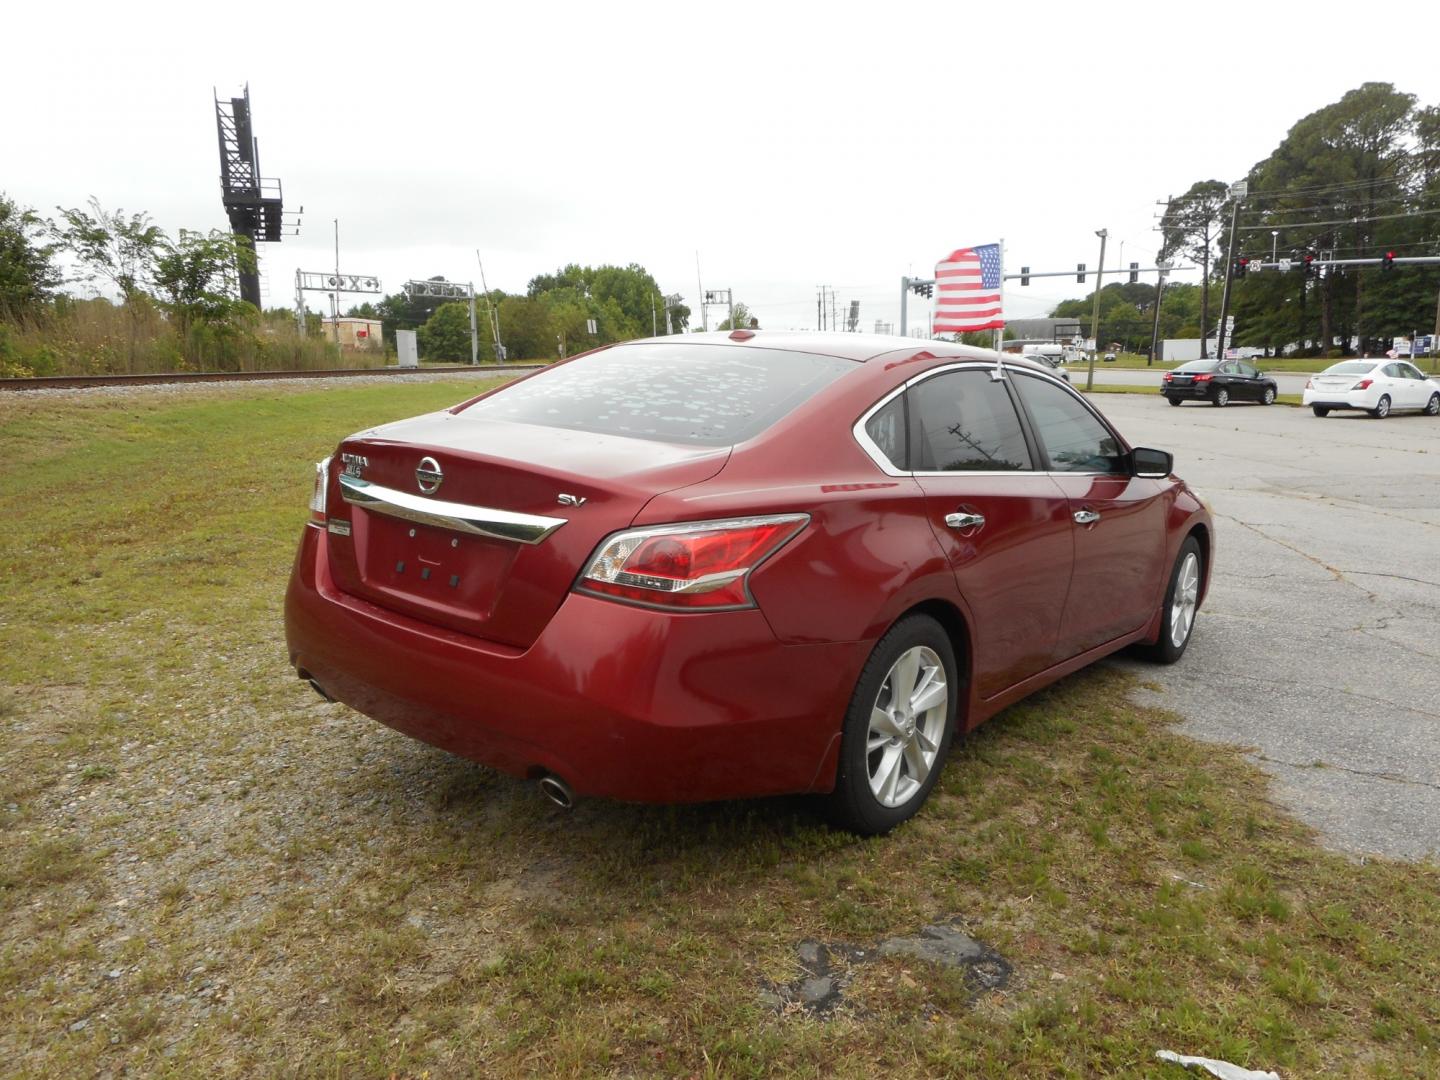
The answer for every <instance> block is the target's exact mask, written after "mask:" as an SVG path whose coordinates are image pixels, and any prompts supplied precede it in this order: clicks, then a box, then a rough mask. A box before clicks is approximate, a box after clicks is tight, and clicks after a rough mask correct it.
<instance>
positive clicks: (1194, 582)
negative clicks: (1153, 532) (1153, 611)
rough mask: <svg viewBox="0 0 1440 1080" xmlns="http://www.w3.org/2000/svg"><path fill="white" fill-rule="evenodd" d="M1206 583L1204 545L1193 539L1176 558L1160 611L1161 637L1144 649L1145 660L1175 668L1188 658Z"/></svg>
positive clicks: (1187, 541)
mask: <svg viewBox="0 0 1440 1080" xmlns="http://www.w3.org/2000/svg"><path fill="white" fill-rule="evenodd" d="M1204 580H1205V555H1204V553H1203V552H1202V551H1201V550H1200V541H1198V540H1196V539H1195V537H1193V536H1189V537H1186V538H1185V543H1183V544H1181V545H1180V554H1178V555H1176V556H1175V566H1174V568H1173V569H1172V570H1171V571H1170V585H1169V587H1168V588H1166V590H1165V606H1164V607H1162V608H1161V609H1160V637H1159V639H1158V640H1157V641H1156V642H1155V644H1153V645H1144V646H1141V648H1140V654H1141V655H1142V656H1144V657H1145V659H1147V660H1151V661H1154V662H1155V663H1157V664H1173V663H1175V661H1176V660H1179V659H1180V657H1182V656H1184V655H1185V649H1186V647H1187V646H1188V645H1189V644H1190V638H1191V636H1192V635H1193V634H1194V631H1195V614H1196V612H1197V611H1198V610H1199V607H1200V583H1201V582H1202V581H1204ZM1177 600H1178V601H1179V602H1178V603H1177ZM1177 638H1178V639H1179V640H1178V641H1177V640H1176V639H1177Z"/></svg>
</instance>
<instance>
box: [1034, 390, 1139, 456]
mask: <svg viewBox="0 0 1440 1080" xmlns="http://www.w3.org/2000/svg"><path fill="white" fill-rule="evenodd" d="M1015 385H1016V387H1017V388H1019V390H1020V397H1021V399H1022V400H1023V401H1024V402H1025V407H1026V409H1028V410H1029V411H1030V419H1031V420H1032V421H1033V422H1034V425H1035V434H1036V435H1037V436H1039V438H1040V443H1041V445H1042V446H1043V447H1044V449H1045V453H1046V455H1047V456H1048V457H1049V458H1050V468H1051V469H1054V470H1055V471H1057V472H1098V473H1123V472H1125V471H1126V464H1125V456H1124V454H1123V453H1122V452H1121V450H1120V443H1119V440H1117V439H1116V438H1115V435H1114V433H1113V432H1111V430H1110V429H1109V428H1108V427H1106V426H1105V424H1104V423H1103V422H1102V421H1101V420H1100V418H1099V417H1098V416H1096V415H1095V414H1094V413H1093V412H1091V411H1090V408H1089V406H1087V405H1086V404H1085V403H1084V402H1083V401H1081V400H1080V399H1079V398H1078V397H1076V396H1075V395H1074V394H1073V393H1071V392H1070V391H1068V390H1065V389H1063V388H1061V387H1060V386H1057V385H1056V384H1055V383H1053V382H1050V381H1048V380H1045V379H1034V378H1031V377H1029V376H1028V375H1018V376H1016V377H1015Z"/></svg>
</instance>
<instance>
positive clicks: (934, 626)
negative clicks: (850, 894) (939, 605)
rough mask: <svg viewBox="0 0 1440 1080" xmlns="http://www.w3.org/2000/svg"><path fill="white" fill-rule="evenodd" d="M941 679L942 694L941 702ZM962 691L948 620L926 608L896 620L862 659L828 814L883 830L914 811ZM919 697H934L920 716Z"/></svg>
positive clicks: (945, 745)
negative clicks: (944, 623)
mask: <svg viewBox="0 0 1440 1080" xmlns="http://www.w3.org/2000/svg"><path fill="white" fill-rule="evenodd" d="M939 679H943V680H944V685H943V686H941V687H939V689H940V690H941V691H943V701H939V702H938V703H937V702H935V701H934V698H935V693H936V683H937V680H939ZM906 686H908V688H909V689H908V692H907V691H906V690H905V687H906ZM897 690H899V691H900V692H901V694H902V696H904V697H905V699H906V701H905V704H904V705H901V704H900V703H899V701H898V699H896V697H895V694H896V691H897ZM962 692H963V688H962V687H961V685H960V679H959V675H958V671H957V667H956V664H955V649H954V647H953V646H952V645H951V643H950V635H949V634H947V633H946V632H945V628H944V627H942V626H941V625H940V624H939V623H938V622H936V621H935V620H934V619H932V618H930V617H929V616H928V615H910V616H907V617H906V618H904V619H901V620H900V621H899V622H897V623H896V624H895V625H894V626H892V627H891V628H890V629H889V631H887V632H886V634H885V636H884V637H882V638H881V639H880V640H879V642H877V643H876V645H875V649H874V651H872V652H871V653H870V659H869V660H867V661H866V662H865V667H864V669H863V670H862V671H861V672H860V678H859V681H857V682H856V684H855V692H854V694H853V695H852V696H851V698H850V707H849V708H848V709H847V710H846V712H845V722H844V727H843V729H842V733H841V739H840V761H839V763H838V765H837V767H836V771H835V790H834V791H833V792H831V794H830V795H829V797H828V799H827V804H826V811H827V816H828V817H829V819H830V821H831V822H832V823H833V824H835V825H836V826H838V827H840V828H842V829H846V830H848V831H850V832H853V833H857V834H859V835H861V836H878V835H880V834H882V833H887V832H889V831H890V830H891V829H893V828H895V826H897V825H899V824H900V823H901V822H903V821H906V820H908V819H909V818H911V817H913V816H914V815H915V813H916V811H918V810H919V809H920V807H921V806H922V805H923V804H924V802H925V800H926V798H928V797H929V795H930V791H931V789H932V788H933V787H934V786H935V782H936V781H937V780H938V779H939V777H940V770H941V768H942V767H943V766H944V764H945V757H946V755H947V754H948V753H949V751H950V742H951V739H952V738H953V736H954V731H955V716H956V713H957V711H958V708H959V699H960V694H961V693H962ZM917 700H918V701H919V702H920V703H922V704H923V703H924V702H926V701H929V702H931V704H929V705H928V706H926V707H925V708H924V709H922V710H921V712H920V714H919V715H918V716H917V715H915V713H914V712H913V711H912V710H913V707H914V704H915V703H916V702H917ZM897 709H898V710H899V711H898V712H897ZM927 746H928V747H929V749H926V747H927ZM922 771H923V775H920V774H921V772H922Z"/></svg>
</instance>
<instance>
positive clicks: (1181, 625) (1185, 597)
mask: <svg viewBox="0 0 1440 1080" xmlns="http://www.w3.org/2000/svg"><path fill="white" fill-rule="evenodd" d="M1199 602H1200V559H1199V558H1198V557H1197V556H1196V554H1195V553H1194V552H1193V551H1191V552H1187V553H1186V555H1185V561H1184V562H1183V563H1181V564H1180V573H1179V574H1178V575H1176V578H1175V595H1174V596H1173V597H1172V598H1171V600H1170V644H1172V645H1174V646H1175V648H1177V649H1178V648H1179V647H1180V646H1181V645H1184V644H1185V639H1186V638H1188V637H1189V636H1190V627H1191V626H1193V625H1194V624H1195V608H1196V607H1197V606H1198V605H1199Z"/></svg>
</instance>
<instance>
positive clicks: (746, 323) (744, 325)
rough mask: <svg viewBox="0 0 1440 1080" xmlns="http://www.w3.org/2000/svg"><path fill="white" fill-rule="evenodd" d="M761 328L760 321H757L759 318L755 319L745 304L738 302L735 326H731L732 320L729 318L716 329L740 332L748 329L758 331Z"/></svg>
mask: <svg viewBox="0 0 1440 1080" xmlns="http://www.w3.org/2000/svg"><path fill="white" fill-rule="evenodd" d="M759 326H760V320H759V319H757V318H755V316H753V315H751V314H750V309H749V308H748V307H746V306H745V305H744V304H742V303H739V302H738V301H737V302H736V304H735V324H734V325H733V326H732V325H731V324H730V319H729V317H727V318H726V319H725V321H724V322H722V323H721V324H720V325H719V326H717V327H716V328H715V329H716V330H737V329H738V330H748V329H758V328H759Z"/></svg>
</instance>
